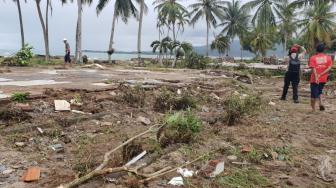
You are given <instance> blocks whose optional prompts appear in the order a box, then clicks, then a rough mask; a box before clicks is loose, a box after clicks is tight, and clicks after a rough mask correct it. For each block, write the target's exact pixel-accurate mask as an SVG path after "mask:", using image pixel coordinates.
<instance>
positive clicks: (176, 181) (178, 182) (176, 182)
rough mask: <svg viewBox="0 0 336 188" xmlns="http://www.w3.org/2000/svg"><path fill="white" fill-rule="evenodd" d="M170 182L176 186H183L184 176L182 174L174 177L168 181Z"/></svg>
mask: <svg viewBox="0 0 336 188" xmlns="http://www.w3.org/2000/svg"><path fill="white" fill-rule="evenodd" d="M168 184H169V185H174V186H183V185H184V183H183V178H182V177H181V176H179V177H174V178H172V179H171V180H170V181H169V182H168Z"/></svg>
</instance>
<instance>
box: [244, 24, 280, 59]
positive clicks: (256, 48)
mask: <svg viewBox="0 0 336 188" xmlns="http://www.w3.org/2000/svg"><path fill="white" fill-rule="evenodd" d="M272 30H273V32H272ZM272 30H270V31H268V32H264V31H263V30H262V29H260V28H255V30H254V31H252V33H251V39H252V40H251V41H250V46H251V47H252V51H253V52H255V53H256V55H257V57H259V56H260V55H261V56H262V57H265V56H266V52H267V50H268V49H270V48H272V46H273V44H274V38H275V36H274V29H272Z"/></svg>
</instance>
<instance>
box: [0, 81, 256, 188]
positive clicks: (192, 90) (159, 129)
mask: <svg viewBox="0 0 336 188" xmlns="http://www.w3.org/2000/svg"><path fill="white" fill-rule="evenodd" d="M56 99H63V100H67V101H72V105H71V109H74V110H76V111H73V112H55V110H54V106H53V102H54V100H56ZM11 100H12V102H9V103H8V104H6V105H1V107H0V123H1V124H3V125H5V127H3V134H6V135H4V136H7V137H11V136H12V133H13V132H15V134H16V135H18V134H21V133H22V135H21V137H20V136H19V137H20V138H16V137H15V138H14V137H11V138H13V139H7V140H8V142H11V144H13V143H15V142H17V141H18V140H19V141H20V142H25V143H27V145H29V144H32V143H30V141H29V140H30V139H29V138H31V137H34V138H43V139H44V140H45V141H44V143H43V144H46V146H47V145H49V144H52V142H53V141H54V140H55V139H56V140H59V142H60V143H62V144H63V145H64V150H67V151H69V152H66V155H68V156H67V157H68V158H70V159H72V160H71V161H72V164H71V166H72V169H73V171H74V172H75V173H76V176H77V178H73V179H74V180H73V181H70V182H69V183H65V182H62V181H61V182H53V184H57V183H59V184H60V183H65V184H63V185H62V186H63V187H77V186H78V185H80V184H83V183H86V182H89V181H91V180H94V179H96V177H105V176H107V175H108V174H111V173H112V174H116V173H117V174H118V175H117V177H118V178H117V179H118V180H117V181H116V182H117V183H120V184H124V185H125V186H128V187H138V186H141V185H143V184H150V182H152V181H155V180H156V179H159V178H161V177H165V176H166V175H167V174H172V173H174V172H176V169H177V168H179V167H185V166H187V165H189V166H190V165H191V166H194V167H195V168H198V169H201V168H202V166H204V165H205V163H207V162H208V161H210V160H212V159H214V158H218V157H220V156H223V155H224V154H227V149H228V147H229V146H228V145H227V144H224V145H221V144H218V145H216V144H215V145H213V142H217V141H219V140H217V141H216V139H218V136H220V134H219V133H218V131H219V130H220V129H223V128H224V127H225V126H226V125H229V126H234V125H236V126H239V124H240V123H241V122H242V121H246V120H248V119H249V118H252V117H253V116H254V115H256V114H257V113H258V111H259V110H261V109H262V106H263V101H262V99H261V97H259V96H258V94H256V93H253V92H251V91H250V90H248V89H247V88H246V87H244V86H243V85H240V84H239V82H235V81H232V82H231V81H229V82H216V83H211V84H210V83H207V82H196V83H193V84H190V85H187V86H185V87H181V88H179V87H175V86H164V87H157V88H148V87H142V85H135V86H132V85H131V86H129V85H124V84H121V85H119V86H117V87H115V88H113V89H106V90H101V91H85V90H60V91H56V90H50V89H49V90H46V92H45V93H44V95H43V96H39V97H37V98H33V99H30V98H29V97H27V96H26V95H23V94H18V93H17V94H15V95H13V97H12V99H11ZM78 112H82V113H80V114H78ZM41 115H43V116H41ZM13 117H15V118H13ZM93 120H95V121H94V122H95V125H92V126H91V124H90V123H91V122H92V121H93ZM96 124H97V125H99V126H97V125H96ZM148 126H150V127H148ZM34 127H35V128H36V127H39V128H41V129H43V130H44V132H45V133H44V134H37V133H36V131H34V130H35V129H34ZM81 127H83V128H81ZM91 129H94V130H92V133H91V135H89V136H87V135H88V134H87V133H86V132H87V131H89V130H91ZM85 130H86V132H85ZM92 134H93V136H92ZM96 135H99V136H96ZM9 144H10V143H9ZM40 144H42V143H40ZM110 144H111V146H110ZM202 145H204V147H202ZM209 145H211V147H208V146H209ZM112 146H113V147H112ZM194 147H195V148H194ZM41 148H42V149H41ZM68 148H71V149H68ZM223 148H225V151H223ZM229 148H230V147H229ZM39 149H41V150H43V147H41V145H40V146H39ZM21 150H23V151H25V149H24V148H23V149H21ZM144 151H146V153H145V154H144V155H141V154H143V152H144ZM176 152H178V153H185V154H186V156H185V157H183V160H182V158H181V159H180V160H181V161H180V160H178V159H175V160H174V159H173V158H172V156H170V155H173V154H174V153H175V154H176ZM87 153H90V155H89V156H88V155H87ZM231 153H233V152H231ZM51 155H52V154H51ZM255 155H256V156H257V157H254V156H251V158H252V160H254V159H255V158H258V157H260V156H259V154H255ZM139 156H140V157H139ZM134 157H139V160H141V162H144V164H146V165H145V166H143V165H140V162H137V161H135V162H134V164H132V165H128V164H129V162H130V161H132V159H134ZM241 157H242V158H244V159H245V158H248V156H243V155H242V156H241ZM258 159H259V158H258ZM258 159H256V160H258ZM160 161H161V162H160ZM162 161H165V162H162ZM183 161H189V162H183ZM153 166H154V167H153ZM252 171H253V170H252ZM120 172H128V173H121V174H120ZM236 173H238V174H239V173H241V172H240V171H234V172H233V174H236ZM248 173H250V171H248ZM205 174H207V173H205ZM205 176H207V175H205ZM197 178H202V176H201V175H199V176H197ZM258 181H259V180H258ZM216 182H217V184H218V185H225V182H227V180H225V179H221V180H220V181H219V180H218V181H216ZM220 182H221V183H220Z"/></svg>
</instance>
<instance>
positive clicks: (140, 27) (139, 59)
mask: <svg viewBox="0 0 336 188" xmlns="http://www.w3.org/2000/svg"><path fill="white" fill-rule="evenodd" d="M144 7H145V2H144V0H141V5H140V18H139V28H138V63H139V66H140V64H141V31H142V20H143V15H144Z"/></svg>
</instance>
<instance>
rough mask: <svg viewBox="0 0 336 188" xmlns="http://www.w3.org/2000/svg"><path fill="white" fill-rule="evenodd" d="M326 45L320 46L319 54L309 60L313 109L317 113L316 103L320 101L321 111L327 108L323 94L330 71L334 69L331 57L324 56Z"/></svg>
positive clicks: (318, 48) (317, 49) (317, 48)
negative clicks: (324, 104) (323, 100)
mask: <svg viewBox="0 0 336 188" xmlns="http://www.w3.org/2000/svg"><path fill="white" fill-rule="evenodd" d="M324 49H325V45H324V44H319V45H318V46H317V47H316V52H317V54H316V55H314V56H312V57H311V58H310V60H309V67H310V68H311V70H312V71H311V75H310V89H311V107H312V109H313V111H315V105H316V102H317V101H319V105H320V111H324V110H325V108H324V106H323V103H322V93H323V87H324V85H325V83H326V82H327V81H328V76H329V71H330V69H331V67H332V63H333V62H332V59H331V57H330V56H328V55H326V54H324V53H323V52H324Z"/></svg>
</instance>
